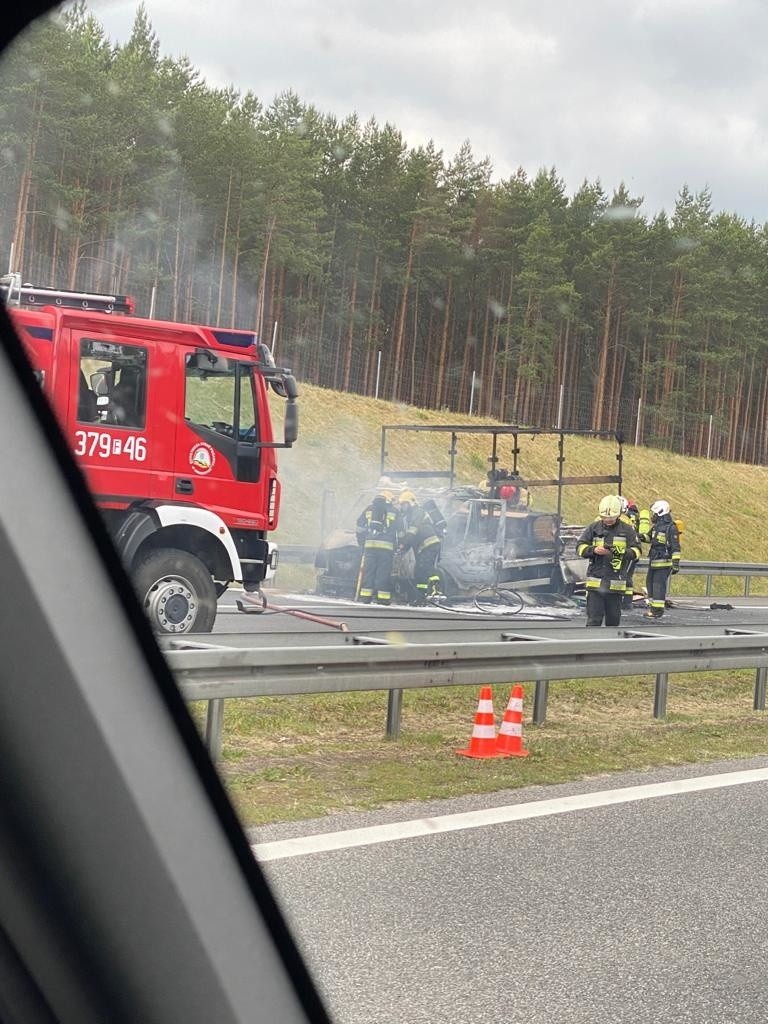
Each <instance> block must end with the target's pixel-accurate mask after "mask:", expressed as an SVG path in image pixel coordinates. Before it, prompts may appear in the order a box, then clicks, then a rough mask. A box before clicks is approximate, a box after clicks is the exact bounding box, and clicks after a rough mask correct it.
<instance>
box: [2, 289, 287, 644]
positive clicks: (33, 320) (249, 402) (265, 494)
mask: <svg viewBox="0 0 768 1024" xmlns="http://www.w3.org/2000/svg"><path fill="white" fill-rule="evenodd" d="M0 294H1V295H2V296H3V297H4V298H5V301H6V303H7V305H8V310H9V312H10V314H11V317H12V319H13V321H14V324H15V326H16V329H17V330H18V332H19V335H20V337H21V339H22V341H23V343H24V346H25V348H26V350H27V352H28V354H29V357H30V361H31V362H32V364H33V367H34V369H35V373H36V375H37V377H38V380H39V381H40V384H41V386H42V388H43V390H44V392H45V394H46V395H47V396H48V398H49V400H50V403H51V405H52V407H53V409H54V411H55V413H56V415H57V417H58V419H59V423H60V425H61V429H62V430H63V432H64V434H65V435H66V437H67V439H68V440H69V443H70V444H71V445H72V449H73V451H74V453H75V455H76V456H77V458H78V461H79V463H80V466H81V467H82V469H83V471H84V473H85V475H86V478H87V480H88V482H89V485H90V488H91V491H92V493H93V495H94V498H95V500H96V502H97V504H98V506H99V508H100V509H101V510H102V512H103V515H104V516H105V518H106V521H107V524H108V526H109V528H110V532H111V534H112V536H113V538H114V540H115V543H116V545H117V548H118V551H119V552H120V555H121V557H122V558H123V561H124V563H125V565H126V567H127V569H128V571H129V572H130V574H131V576H132V578H133V580H134V582H135V585H136V588H137V593H138V596H139V599H140V601H141V602H142V604H143V606H144V608H145V610H146V612H147V615H148V616H149V618H150V621H151V623H152V625H153V627H154V628H155V629H156V630H157V631H160V632H165V633H185V632H208V631H210V630H211V629H212V628H213V624H214V621H215V618H216V606H217V598H218V597H219V596H220V595H221V594H222V593H223V592H224V590H226V588H227V587H228V586H229V584H230V583H233V582H238V583H242V585H243V587H244V588H245V589H246V590H250V591H257V590H259V588H260V585H261V583H262V581H263V580H264V579H266V578H269V577H270V576H271V575H272V574H273V573H274V570H275V568H276V565H277V548H276V546H275V545H274V544H272V543H270V541H269V540H268V539H267V538H268V534H269V532H270V531H272V530H274V529H275V527H276V526H277V520H278V512H279V506H280V483H279V480H278V476H277V460H276V457H275V449H276V448H284V447H290V446H291V445H292V444H293V442H294V441H295V440H296V437H297V434H298V406H297V402H296V399H297V388H296V382H295V379H294V378H293V376H292V375H291V372H290V370H288V369H284V368H278V367H276V366H275V365H274V361H273V360H272V357H271V353H270V352H269V349H267V347H266V346H264V345H262V344H259V343H258V341H257V339H256V337H255V335H254V334H253V333H249V332H247V331H235V330H223V329H219V328H214V327H200V326H196V325H189V324H178V323H171V322H162V321H157V320H150V319H142V318H138V317H134V316H132V315H127V316H121V315H119V314H120V313H127V314H131V313H132V312H133V303H132V301H131V300H130V298H129V297H127V296H104V295H89V294H85V293H76V292H57V291H53V290H51V289H41V288H34V287H32V286H26V285H24V286H22V285H21V283H20V281H19V280H18V279H17V278H11V279H4V280H3V281H2V282H0ZM268 387H271V388H272V390H273V391H275V392H276V393H277V394H279V395H280V396H281V397H282V398H284V399H286V401H287V405H286V410H285V418H284V424H285V426H284V439H283V440H282V441H281V442H278V441H276V440H275V439H274V437H273V433H272V422H271V418H270V412H269V404H268ZM55 528H56V510H55V509H51V529H52V530H55Z"/></svg>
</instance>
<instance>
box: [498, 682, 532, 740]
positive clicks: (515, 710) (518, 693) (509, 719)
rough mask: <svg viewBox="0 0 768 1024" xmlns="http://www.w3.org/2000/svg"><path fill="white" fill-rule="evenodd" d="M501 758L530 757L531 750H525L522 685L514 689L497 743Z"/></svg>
mask: <svg viewBox="0 0 768 1024" xmlns="http://www.w3.org/2000/svg"><path fill="white" fill-rule="evenodd" d="M496 752H497V754H498V755H499V757H528V755H529V754H530V750H523V688H522V686H520V684H519V683H518V684H516V685H515V686H513V687H512V693H511V694H510V695H509V704H507V710H506V711H505V712H504V719H503V721H502V723H501V727H500V729H499V736H498V739H497V741H496Z"/></svg>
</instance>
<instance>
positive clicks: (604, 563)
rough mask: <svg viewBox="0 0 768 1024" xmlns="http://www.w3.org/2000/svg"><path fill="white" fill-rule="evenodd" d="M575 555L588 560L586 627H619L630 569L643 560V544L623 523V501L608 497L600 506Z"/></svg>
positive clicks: (627, 524) (580, 539) (613, 496)
mask: <svg viewBox="0 0 768 1024" xmlns="http://www.w3.org/2000/svg"><path fill="white" fill-rule="evenodd" d="M576 553H577V554H578V555H579V557H581V558H588V559H589V566H588V567H587V625H588V626H601V625H602V624H603V619H605V624H606V626H618V625H619V623H620V622H621V604H622V600H623V598H624V590H625V586H626V582H625V581H626V575H627V570H628V569H629V568H630V567H631V566H632V563H634V562H636V561H637V559H638V558H639V557H640V544H639V542H638V539H637V534H636V533H635V531H634V529H633V527H632V526H630V525H629V523H625V522H622V520H621V499H620V498H619V497H618V495H616V494H608V495H606V497H604V498H603V499H602V501H601V502H600V505H599V507H598V515H597V519H595V521H594V522H593V523H590V524H589V526H588V527H587V528H586V529H585V530H584V532H583V533H582V535H581V536H580V537H579V540H578V542H577V544H576Z"/></svg>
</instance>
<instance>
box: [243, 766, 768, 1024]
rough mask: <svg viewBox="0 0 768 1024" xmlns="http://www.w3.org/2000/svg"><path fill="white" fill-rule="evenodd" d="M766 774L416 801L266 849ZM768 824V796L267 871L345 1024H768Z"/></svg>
mask: <svg viewBox="0 0 768 1024" xmlns="http://www.w3.org/2000/svg"><path fill="white" fill-rule="evenodd" d="M766 766H768V758H756V759H752V760H751V761H749V762H736V763H731V764H724V765H708V766H692V767H690V768H684V769H674V770H671V769H670V770H666V769H665V770H659V771H654V772H647V773H629V774H626V775H622V776H612V777H611V778H610V780H605V779H601V780H590V781H588V782H580V783H570V784H568V785H565V786H556V787H535V788H533V789H530V790H515V791H513V792H508V793H502V794H498V793H497V794H494V795H492V796H486V797H466V798H462V799H461V800H456V801H445V802H435V803H432V804H428V805H417V804H409V805H404V806H400V807H390V808H387V809H385V810H382V811H377V812H372V813H370V814H354V815H338V816H333V817H332V818H329V819H320V820H317V821H313V822H308V823H293V824H289V825H281V826H271V827H269V828H265V829H260V830H255V831H253V832H252V839H253V841H254V842H259V843H267V842H270V841H275V840H278V839H281V838H287V837H289V836H299V835H306V834H317V833H321V832H328V831H337V830H343V829H345V828H359V827H361V826H366V825H371V824H380V823H383V822H393V821H400V820H403V819H408V820H411V819H417V818H418V819H420V818H423V817H425V816H432V817H434V816H436V815H443V814H450V813H455V812H458V811H466V810H470V809H477V808H480V807H500V806H501V805H502V804H504V803H509V804H513V805H515V804H525V803H528V802H531V801H540V800H550V799H552V798H553V797H557V796H572V795H574V794H581V793H592V794H596V793H597V791H599V790H601V789H604V788H609V789H611V790H614V789H617V788H621V787H624V786H636V785H644V784H647V783H652V782H664V781H669V780H674V779H676V778H679V777H688V778H690V777H692V776H702V775H711V774H713V773H716V772H726V773H727V772H730V771H741V770H744V769H748V768H758V769H760V768H761V769H765V768H766ZM763 774H764V775H765V774H768V773H765V772H763ZM766 811H768V783H766V782H765V781H760V782H752V783H749V784H746V785H740V786H738V787H728V788H722V789H712V790H709V791H703V792H693V793H683V794H676V795H666V796H662V797H656V798H653V799H647V800H642V801H639V802H630V803H624V804H617V805H614V806H597V807H590V808H588V809H584V810H577V811H573V812H571V813H565V814H556V815H552V816H548V817H541V818H531V819H528V820H520V821H513V822H509V823H506V824H496V825H492V826H488V827H478V828H471V829H465V830H462V831H457V832H451V833H440V834H434V835H426V836H422V837H418V838H409V839H403V840H400V841H392V842H386V843H381V844H375V845H370V846H365V847H360V848H352V849H341V850H338V851H335V852H325V853H319V854H314V855H307V856H301V857H296V858H294V859H286V860H276V861H271V862H268V863H266V864H265V870H266V872H267V874H268V877H269V878H270V879H271V880H272V882H273V884H274V886H275V888H276V890H277V892H278V895H279V898H280V900H281V903H282V904H283V906H284V908H285V910H286V911H287V913H288V915H289V918H290V919H291V922H292V924H293V925H294V927H295V930H296V932H297V934H298V937H299V939H300V941H301V944H302V947H303V948H304V950H305V953H306V955H307V957H308V960H309V963H310V966H311V967H312V969H313V970H314V972H315V973H316V976H317V978H318V980H319V982H320V984H321V986H322V988H323V990H324V991H325V993H326V996H327V999H328V1001H329V1004H330V1007H331V1010H332V1011H333V1013H334V1015H335V1019H336V1020H337V1022H338V1024H403V1022H407V1024H421V1022H430V1024H434V1022H443V1021H445V1022H451V1024H478V1022H482V1024H517V1022H520V1024H560V1022H562V1024H566V1022H567V1024H588V1022H589V1024H595V1022H601V1024H602V1022H608V1021H610V1022H612V1024H636V1022H638V1021H642V1022H644V1024H653V1022H659V1024H661V1022H664V1024H670V1022H689V1021H690V1022H692V1024H721V1022H722V1024H726V1022H728V1024H736V1022H739V1024H764V1021H765V1020H766V1019H768V991H767V990H766V987H765V985H764V971H765V968H764V957H765V950H766V948H768V915H766V914H765V905H766V902H767V901H768V876H766V873H765V870H764V862H765V853H766V844H767V842H768V819H767V817H766Z"/></svg>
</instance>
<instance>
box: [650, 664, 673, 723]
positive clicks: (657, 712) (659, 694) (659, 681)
mask: <svg viewBox="0 0 768 1024" xmlns="http://www.w3.org/2000/svg"><path fill="white" fill-rule="evenodd" d="M668 684H669V674H668V673H667V672H659V674H658V675H657V676H656V692H655V693H654V696H653V717H654V718H663V717H664V716H665V715H666V713H667V688H668Z"/></svg>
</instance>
